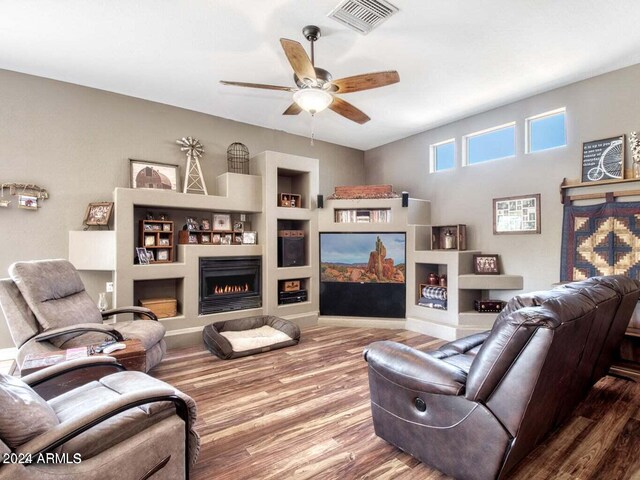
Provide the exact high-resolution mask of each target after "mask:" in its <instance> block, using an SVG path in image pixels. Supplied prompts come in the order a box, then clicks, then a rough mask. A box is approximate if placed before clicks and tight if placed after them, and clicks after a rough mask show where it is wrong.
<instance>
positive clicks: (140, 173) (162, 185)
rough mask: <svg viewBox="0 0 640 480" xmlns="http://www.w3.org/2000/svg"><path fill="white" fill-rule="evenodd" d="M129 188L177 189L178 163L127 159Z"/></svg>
mask: <svg viewBox="0 0 640 480" xmlns="http://www.w3.org/2000/svg"><path fill="white" fill-rule="evenodd" d="M129 163H130V168H131V188H154V189H160V190H172V191H174V192H175V191H178V165H168V164H165V163H156V162H148V161H146V160H134V159H132V158H130V159H129Z"/></svg>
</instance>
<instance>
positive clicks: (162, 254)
mask: <svg viewBox="0 0 640 480" xmlns="http://www.w3.org/2000/svg"><path fill="white" fill-rule="evenodd" d="M157 260H158V262H168V261H169V250H164V249H163V250H158V259H157Z"/></svg>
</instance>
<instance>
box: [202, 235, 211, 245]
mask: <svg viewBox="0 0 640 480" xmlns="http://www.w3.org/2000/svg"><path fill="white" fill-rule="evenodd" d="M200 240H201V242H202V243H211V234H209V233H203V234H202V236H201V237H200Z"/></svg>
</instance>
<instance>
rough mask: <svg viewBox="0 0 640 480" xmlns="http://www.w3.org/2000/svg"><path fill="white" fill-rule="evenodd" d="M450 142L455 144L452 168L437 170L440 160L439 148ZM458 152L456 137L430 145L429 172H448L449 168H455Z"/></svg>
mask: <svg viewBox="0 0 640 480" xmlns="http://www.w3.org/2000/svg"><path fill="white" fill-rule="evenodd" d="M449 143H452V144H453V165H452V166H451V167H450V168H443V169H442V170H437V169H436V167H437V161H438V155H437V149H438V147H441V146H443V145H447V144H449ZM456 154H457V148H456V139H455V137H453V138H449V139H447V140H443V141H441V142H438V143H433V144H431V145H429V173H438V172H446V171H448V170H453V169H454V168H456Z"/></svg>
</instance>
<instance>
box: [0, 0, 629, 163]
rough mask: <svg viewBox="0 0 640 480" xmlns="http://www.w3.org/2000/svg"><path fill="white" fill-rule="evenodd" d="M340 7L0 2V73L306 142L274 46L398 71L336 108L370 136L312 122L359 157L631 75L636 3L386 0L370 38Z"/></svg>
mask: <svg viewBox="0 0 640 480" xmlns="http://www.w3.org/2000/svg"><path fill="white" fill-rule="evenodd" d="M338 3H339V0H269V1H264V0H233V1H232V0H183V1H176V0H136V1H131V0H0V68H2V69H7V70H15V71H18V72H25V73H29V74H33V75H39V76H42V77H48V78H53V79H57V80H63V81H66V82H71V83H76V84H80V85H85V86H89V87H94V88H99V89H103V90H108V91H111V92H117V93H121V94H125V95H130V96H133V97H138V98H144V99H148V100H153V101H156V102H162V103H166V104H169V105H175V106H179V107H183V108H187V109H191V110H196V111H199V112H205V113H209V114H212V115H217V116H220V117H224V118H229V119H233V120H237V121H240V122H246V123H250V124H254V125H260V126H263V127H268V128H272V129H276V130H284V131H286V132H290V133H295V134H300V135H304V136H309V134H310V132H311V128H312V122H311V118H310V116H309V115H308V114H306V113H304V112H303V113H302V114H301V115H299V116H297V117H296V116H283V115H281V113H282V112H283V111H284V110H285V108H286V107H287V106H288V105H289V104H290V103H291V98H290V97H291V94H290V93H287V92H278V91H267V90H254V89H241V88H237V87H227V86H223V85H220V84H219V83H218V81H219V80H232V81H245V82H255V83H268V84H275V85H284V86H293V78H292V70H291V67H290V66H289V64H288V62H287V59H286V57H285V55H284V53H283V51H282V48H281V47H280V43H279V41H278V40H279V38H280V37H285V38H290V39H293V40H297V41H299V42H301V43H303V44H304V45H305V47H306V46H308V43H307V42H306V40H304V38H303V36H302V33H301V30H302V27H303V26H304V25H308V24H315V25H318V26H320V27H321V28H322V32H323V37H322V38H321V39H320V40H319V41H318V42H317V43H316V65H317V66H319V67H323V68H325V69H327V70H329V71H330V72H331V73H332V74H333V76H334V78H340V77H346V76H351V75H355V74H360V73H366V72H375V71H380V70H389V69H395V70H398V72H399V73H400V83H399V84H396V85H391V86H387V87H384V88H380V89H374V90H369V91H366V92H359V93H352V94H347V95H344V96H343V97H342V98H344V99H345V100H347V101H349V102H351V103H353V104H354V105H355V106H357V107H358V108H360V109H361V110H363V111H364V112H365V113H367V114H368V115H369V116H370V117H371V118H372V120H371V121H370V122H369V123H367V124H365V125H357V124H355V123H352V122H350V121H348V120H346V119H344V118H342V117H340V116H338V115H337V114H335V113H334V112H332V111H329V110H327V111H325V112H322V113H321V114H318V115H317V116H316V119H315V125H314V129H315V136H316V138H317V139H321V140H326V141H329V142H333V143H337V144H340V145H347V146H351V147H354V148H358V149H362V150H367V149H370V148H373V147H376V146H378V145H382V144H385V143H388V142H390V141H393V140H396V139H399V138H403V137H407V136H409V135H412V134H414V133H418V132H420V131H424V130H427V129H429V128H432V127H435V126H438V125H442V124H445V123H448V122H450V121H452V120H455V119H458V118H462V117H466V116H468V115H470V114H473V113H477V112H481V111H484V110H487V109H490V108H492V107H496V106H499V105H503V104H505V103H509V102H512V101H514V100H517V99H520V98H523V97H526V96H529V95H532V94H535V93H538V92H541V91H545V90H549V89H551V88H554V87H557V86H561V85H566V84H568V83H572V82H574V81H577V80H581V79H584V78H588V77H591V76H594V75H597V74H600V73H604V72H607V71H611V70H615V69H617V68H621V67H624V66H628V65H632V64H636V63H640V2H639V1H638V0H561V1H558V0H519V1H514V0H484V1H471V0H427V1H419V0H413V1H411V0H391V3H393V4H394V5H395V6H397V7H398V8H399V9H400V12H399V13H397V14H396V15H395V16H393V17H391V18H390V19H389V20H387V21H386V22H385V23H383V24H382V25H381V26H380V27H379V28H378V29H376V30H374V31H373V32H371V33H370V34H369V35H367V36H363V35H360V34H358V33H356V32H353V31H351V30H349V29H347V28H346V27H344V26H342V25H341V24H339V23H337V22H335V21H333V20H331V19H329V18H327V16H326V15H327V13H329V11H331V10H332V8H333V7H334V6H336V5H337V4H338ZM0 108H1V106H0Z"/></svg>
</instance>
